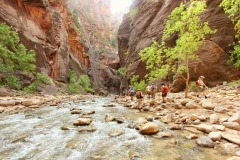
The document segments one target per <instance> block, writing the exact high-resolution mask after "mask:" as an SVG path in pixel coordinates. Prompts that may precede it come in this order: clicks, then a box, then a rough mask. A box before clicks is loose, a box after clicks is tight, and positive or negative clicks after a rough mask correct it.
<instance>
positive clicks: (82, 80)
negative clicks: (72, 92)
mask: <svg viewBox="0 0 240 160" xmlns="http://www.w3.org/2000/svg"><path fill="white" fill-rule="evenodd" d="M80 84H81V85H82V87H83V89H84V90H85V91H86V92H91V93H93V92H95V91H94V89H92V88H91V87H90V85H91V84H90V79H89V77H88V75H86V74H84V75H81V76H80Z"/></svg>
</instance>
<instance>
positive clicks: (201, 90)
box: [197, 86, 206, 92]
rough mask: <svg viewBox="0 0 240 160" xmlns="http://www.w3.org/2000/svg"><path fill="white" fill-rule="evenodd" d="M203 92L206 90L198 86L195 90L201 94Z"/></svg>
mask: <svg viewBox="0 0 240 160" xmlns="http://www.w3.org/2000/svg"><path fill="white" fill-rule="evenodd" d="M205 90H206V88H205V87H200V86H199V87H198V88H197V91H198V92H203V91H205Z"/></svg>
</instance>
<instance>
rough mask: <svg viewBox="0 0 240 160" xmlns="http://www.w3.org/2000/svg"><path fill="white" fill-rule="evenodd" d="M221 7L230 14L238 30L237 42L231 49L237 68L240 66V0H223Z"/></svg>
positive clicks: (232, 59) (232, 58)
mask: <svg viewBox="0 0 240 160" xmlns="http://www.w3.org/2000/svg"><path fill="white" fill-rule="evenodd" d="M220 6H221V7H223V9H224V11H225V12H226V13H227V14H228V17H229V18H230V19H231V21H232V22H233V24H234V25H235V27H234V29H235V31H236V32H237V33H236V38H237V40H238V41H237V42H236V43H234V48H233V51H231V52H230V53H231V61H232V62H235V63H234V65H235V67H236V68H240V0H222V2H221V4H220Z"/></svg>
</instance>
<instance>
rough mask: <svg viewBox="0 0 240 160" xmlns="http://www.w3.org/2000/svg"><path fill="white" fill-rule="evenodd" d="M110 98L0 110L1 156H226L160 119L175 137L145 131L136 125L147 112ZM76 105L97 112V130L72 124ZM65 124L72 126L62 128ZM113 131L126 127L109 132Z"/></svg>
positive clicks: (198, 159)
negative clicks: (119, 120) (107, 117)
mask: <svg viewBox="0 0 240 160" xmlns="http://www.w3.org/2000/svg"><path fill="white" fill-rule="evenodd" d="M110 102H111V98H94V99H86V100H79V101H75V102H67V103H66V102H64V103H61V104H59V105H58V106H45V107H41V108H37V109H32V110H29V109H28V110H22V111H19V112H18V113H15V114H9V113H2V114H1V115H0V159H2V160H25V159H31V160H129V159H130V157H131V156H133V155H136V156H135V158H131V159H132V160H133V159H134V160H224V159H226V155H224V154H219V151H218V152H217V151H216V150H214V149H205V148H200V147H198V146H197V145H196V142H195V141H192V140H186V139H185V138H183V137H181V136H180V132H181V131H169V130H168V129H167V126H165V124H163V123H161V122H160V121H159V120H155V122H157V123H158V124H159V125H160V126H161V128H163V131H167V132H171V133H172V134H173V138H174V139H175V140H176V141H177V144H176V145H173V144H171V143H169V140H170V139H171V138H158V137H155V136H146V135H141V134H139V132H138V131H137V130H136V129H131V128H129V127H128V126H129V125H131V124H132V123H133V122H134V121H136V120H137V118H138V117H146V116H147V115H148V114H147V113H145V112H141V113H139V112H136V110H131V109H128V108H125V107H123V106H122V105H120V104H115V106H114V107H104V105H106V104H108V103H110ZM71 108H79V109H82V111H85V112H87V111H93V110H94V111H95V114H92V115H89V116H91V117H92V118H93V122H92V124H91V126H94V127H95V128H96V131H95V132H81V133H80V132H78V130H79V128H81V126H78V127H77V126H73V125H72V124H73V122H74V121H75V120H76V119H78V117H79V115H73V114H71V113H70V109H71ZM107 114H108V115H112V116H114V117H120V118H122V119H124V123H122V124H118V123H116V122H105V120H104V117H105V115H107ZM63 126H65V127H68V128H69V130H63V129H61V128H63ZM112 131H117V132H122V134H121V135H120V136H114V137H110V136H109V133H110V132H112Z"/></svg>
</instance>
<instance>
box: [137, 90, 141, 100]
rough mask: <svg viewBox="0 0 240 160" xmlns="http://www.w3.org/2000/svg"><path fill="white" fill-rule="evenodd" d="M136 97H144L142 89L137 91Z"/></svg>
mask: <svg viewBox="0 0 240 160" xmlns="http://www.w3.org/2000/svg"><path fill="white" fill-rule="evenodd" d="M136 98H137V99H140V98H142V94H141V91H138V92H137V93H136Z"/></svg>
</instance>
